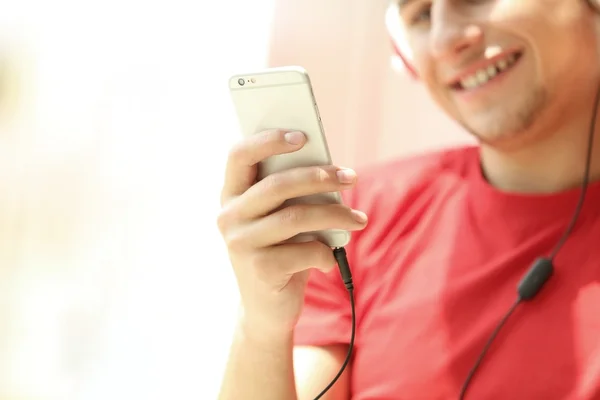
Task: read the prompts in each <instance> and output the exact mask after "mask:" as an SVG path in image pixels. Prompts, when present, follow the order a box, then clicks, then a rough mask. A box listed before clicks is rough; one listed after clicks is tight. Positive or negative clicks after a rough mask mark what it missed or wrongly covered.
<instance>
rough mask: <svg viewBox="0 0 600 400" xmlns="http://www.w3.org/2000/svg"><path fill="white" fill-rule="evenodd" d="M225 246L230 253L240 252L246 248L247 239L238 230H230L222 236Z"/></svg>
mask: <svg viewBox="0 0 600 400" xmlns="http://www.w3.org/2000/svg"><path fill="white" fill-rule="evenodd" d="M223 238H224V239H225V245H226V246H227V249H228V250H229V251H231V252H236V251H241V250H244V249H245V248H246V247H247V244H246V243H247V242H248V240H247V238H246V236H245V235H243V234H242V233H241V232H240V231H239V230H237V229H236V230H231V231H228V232H227V233H226V234H224V235H223Z"/></svg>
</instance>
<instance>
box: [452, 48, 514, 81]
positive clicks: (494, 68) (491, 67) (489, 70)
mask: <svg viewBox="0 0 600 400" xmlns="http://www.w3.org/2000/svg"><path fill="white" fill-rule="evenodd" d="M520 57H521V53H511V54H507V55H505V56H504V57H502V58H499V59H497V60H495V61H493V62H491V63H490V64H488V65H485V66H482V67H480V68H478V69H477V70H475V71H474V72H472V73H469V74H468V75H465V76H463V77H461V78H460V79H458V80H457V81H456V82H455V83H453V84H452V85H450V86H451V87H452V89H455V90H473V89H477V88H479V87H481V86H483V85H485V84H486V83H488V82H489V81H491V80H494V79H496V78H497V77H499V76H501V75H502V74H504V73H505V72H507V71H509V70H510V69H511V68H512V67H513V66H514V65H515V64H516V62H517V61H518V60H519V58H520Z"/></svg>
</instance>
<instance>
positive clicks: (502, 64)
mask: <svg viewBox="0 0 600 400" xmlns="http://www.w3.org/2000/svg"><path fill="white" fill-rule="evenodd" d="M496 66H497V67H498V69H499V70H500V71H504V70H505V69H506V68H507V67H508V61H506V60H500V61H498V62H497V63H496Z"/></svg>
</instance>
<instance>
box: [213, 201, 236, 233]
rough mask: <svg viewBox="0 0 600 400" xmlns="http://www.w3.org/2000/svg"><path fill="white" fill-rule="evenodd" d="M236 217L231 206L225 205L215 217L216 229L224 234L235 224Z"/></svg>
mask: <svg viewBox="0 0 600 400" xmlns="http://www.w3.org/2000/svg"><path fill="white" fill-rule="evenodd" d="M235 220H236V215H235V212H234V210H233V207H231V205H225V206H223V207H222V208H221V211H220V212H219V214H218V215H217V227H218V228H219V231H220V232H221V234H225V233H226V232H227V231H228V230H229V228H230V227H231V226H233V224H234V223H235Z"/></svg>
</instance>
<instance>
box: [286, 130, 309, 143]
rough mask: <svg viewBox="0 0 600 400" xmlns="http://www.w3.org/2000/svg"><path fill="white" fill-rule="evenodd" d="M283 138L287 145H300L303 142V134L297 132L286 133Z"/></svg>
mask: <svg viewBox="0 0 600 400" xmlns="http://www.w3.org/2000/svg"><path fill="white" fill-rule="evenodd" d="M283 137H284V138H285V141H286V142H288V143H289V144H300V143H302V142H303V141H304V133H302V132H297V131H294V132H287V133H286V134H285V135H283Z"/></svg>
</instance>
